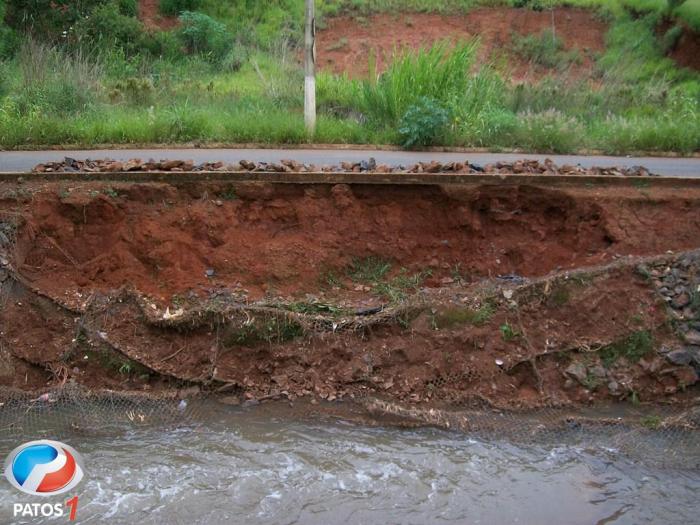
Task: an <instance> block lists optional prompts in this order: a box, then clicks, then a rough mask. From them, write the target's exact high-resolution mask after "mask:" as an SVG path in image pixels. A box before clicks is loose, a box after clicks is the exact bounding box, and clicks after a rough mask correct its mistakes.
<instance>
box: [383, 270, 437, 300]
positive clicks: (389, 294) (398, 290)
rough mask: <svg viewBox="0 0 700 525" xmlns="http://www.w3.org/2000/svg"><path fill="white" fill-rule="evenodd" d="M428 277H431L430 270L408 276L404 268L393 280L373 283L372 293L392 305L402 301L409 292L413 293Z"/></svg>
mask: <svg viewBox="0 0 700 525" xmlns="http://www.w3.org/2000/svg"><path fill="white" fill-rule="evenodd" d="M430 275H432V272H431V271H430V270H423V271H422V272H418V273H415V274H413V275H410V274H409V273H408V272H407V271H406V269H405V268H401V270H400V272H399V274H398V275H397V276H396V277H394V278H393V279H390V280H389V281H381V282H377V283H375V285H374V292H375V293H377V294H378V295H381V296H383V297H385V298H386V299H388V300H389V301H390V302H392V303H396V302H399V301H403V300H404V299H406V297H407V296H408V294H409V292H415V291H416V290H417V289H418V288H419V287H420V286H421V285H422V284H423V281H425V279H427V278H428V277H430Z"/></svg>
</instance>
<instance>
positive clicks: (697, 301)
mask: <svg viewBox="0 0 700 525" xmlns="http://www.w3.org/2000/svg"><path fill="white" fill-rule="evenodd" d="M688 307H689V308H690V309H691V310H692V311H693V312H700V291H698V290H693V291H692V292H690V303H688Z"/></svg>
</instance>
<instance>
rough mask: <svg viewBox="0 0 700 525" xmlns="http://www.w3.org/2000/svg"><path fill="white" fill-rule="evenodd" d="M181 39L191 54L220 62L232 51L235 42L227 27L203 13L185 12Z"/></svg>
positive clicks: (181, 19) (182, 18) (182, 15)
mask: <svg viewBox="0 0 700 525" xmlns="http://www.w3.org/2000/svg"><path fill="white" fill-rule="evenodd" d="M180 21H181V22H182V28H181V29H180V32H179V36H180V39H181V41H182V43H183V45H184V46H185V48H186V49H187V51H188V52H189V53H193V54H199V55H203V56H205V57H206V58H207V59H208V60H210V61H211V62H219V61H221V60H222V59H223V58H224V57H225V56H226V53H228V51H229V50H230V49H231V46H232V45H233V41H232V39H231V38H230V36H229V34H228V32H227V30H226V26H225V25H224V24H222V23H221V22H217V21H216V20H214V19H213V18H211V17H209V16H207V15H205V14H203V13H193V12H190V11H185V12H184V13H182V14H181V15H180Z"/></svg>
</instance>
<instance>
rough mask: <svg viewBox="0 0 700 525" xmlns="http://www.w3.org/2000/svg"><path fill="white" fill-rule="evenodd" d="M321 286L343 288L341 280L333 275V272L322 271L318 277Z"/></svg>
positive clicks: (336, 275)
mask: <svg viewBox="0 0 700 525" xmlns="http://www.w3.org/2000/svg"><path fill="white" fill-rule="evenodd" d="M319 281H320V283H321V286H326V287H328V288H343V287H344V285H343V280H342V279H341V278H340V277H339V276H338V274H336V273H335V271H334V270H324V271H322V272H321V273H320V275H319Z"/></svg>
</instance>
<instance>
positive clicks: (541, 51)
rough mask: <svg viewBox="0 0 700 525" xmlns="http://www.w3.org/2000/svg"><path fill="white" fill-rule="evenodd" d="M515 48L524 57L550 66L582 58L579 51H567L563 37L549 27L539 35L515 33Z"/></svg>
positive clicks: (562, 64)
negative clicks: (559, 36)
mask: <svg viewBox="0 0 700 525" xmlns="http://www.w3.org/2000/svg"><path fill="white" fill-rule="evenodd" d="M513 50H514V51H515V53H516V54H518V55H520V56H522V57H523V58H525V59H527V60H530V61H532V62H534V63H536V64H540V65H542V66H545V67H549V68H552V67H563V66H566V65H569V64H570V63H572V62H580V60H581V57H580V56H579V54H578V51H576V50H572V51H565V50H564V44H563V42H562V41H561V39H560V38H558V37H557V36H556V35H555V34H554V33H553V32H552V31H551V30H549V29H547V30H544V31H543V32H542V33H540V34H539V35H526V36H521V35H517V34H516V35H514V36H513Z"/></svg>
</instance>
